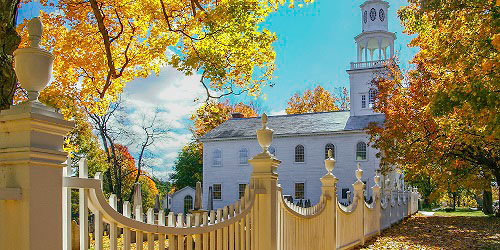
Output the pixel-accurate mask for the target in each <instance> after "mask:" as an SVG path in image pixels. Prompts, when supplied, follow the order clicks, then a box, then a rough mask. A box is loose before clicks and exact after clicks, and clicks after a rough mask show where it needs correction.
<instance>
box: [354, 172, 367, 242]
mask: <svg viewBox="0 0 500 250" xmlns="http://www.w3.org/2000/svg"><path fill="white" fill-rule="evenodd" d="M362 177H363V170H362V169H361V164H359V163H358V169H357V170H356V178H357V180H356V182H354V184H352V187H353V189H354V199H355V200H356V202H357V205H356V206H357V207H356V211H357V213H359V216H360V219H359V226H358V227H357V228H358V230H357V231H358V232H357V233H358V237H359V238H360V239H361V245H364V244H365V232H364V227H365V221H364V206H365V204H364V203H365V195H364V194H363V190H364V189H365V184H364V183H363V181H361V178H362Z"/></svg>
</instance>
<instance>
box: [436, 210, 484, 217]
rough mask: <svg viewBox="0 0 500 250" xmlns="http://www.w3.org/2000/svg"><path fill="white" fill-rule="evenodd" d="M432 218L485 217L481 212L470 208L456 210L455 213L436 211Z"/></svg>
mask: <svg viewBox="0 0 500 250" xmlns="http://www.w3.org/2000/svg"><path fill="white" fill-rule="evenodd" d="M434 216H445V217H450V216H473V217H487V216H488V215H486V214H484V213H483V212H482V211H481V210H472V209H470V208H457V209H455V211H450V212H446V211H444V210H438V211H436V212H435V213H434Z"/></svg>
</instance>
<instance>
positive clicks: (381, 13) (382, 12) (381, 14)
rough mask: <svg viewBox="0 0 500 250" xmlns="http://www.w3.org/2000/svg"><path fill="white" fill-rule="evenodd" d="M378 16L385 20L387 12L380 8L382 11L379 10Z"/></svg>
mask: <svg viewBox="0 0 500 250" xmlns="http://www.w3.org/2000/svg"><path fill="white" fill-rule="evenodd" d="M378 16H379V17H380V21H382V22H383V21H384V19H385V13H384V10H383V9H380V11H379V12H378Z"/></svg>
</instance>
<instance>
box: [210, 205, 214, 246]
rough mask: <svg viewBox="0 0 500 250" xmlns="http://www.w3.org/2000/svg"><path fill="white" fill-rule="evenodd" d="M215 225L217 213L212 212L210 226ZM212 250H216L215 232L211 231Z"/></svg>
mask: <svg viewBox="0 0 500 250" xmlns="http://www.w3.org/2000/svg"><path fill="white" fill-rule="evenodd" d="M214 224H215V211H214V210H211V211H210V225H214ZM210 250H215V230H213V231H210Z"/></svg>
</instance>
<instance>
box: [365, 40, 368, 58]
mask: <svg viewBox="0 0 500 250" xmlns="http://www.w3.org/2000/svg"><path fill="white" fill-rule="evenodd" d="M367 61H368V40H365V62H367Z"/></svg>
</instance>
